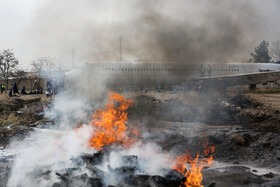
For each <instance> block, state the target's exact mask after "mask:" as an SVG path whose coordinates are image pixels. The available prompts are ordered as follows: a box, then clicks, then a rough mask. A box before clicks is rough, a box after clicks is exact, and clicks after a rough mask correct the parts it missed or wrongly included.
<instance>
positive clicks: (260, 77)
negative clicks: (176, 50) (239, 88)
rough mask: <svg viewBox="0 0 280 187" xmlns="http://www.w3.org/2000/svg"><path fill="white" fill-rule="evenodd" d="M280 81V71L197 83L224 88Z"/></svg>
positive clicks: (215, 78) (215, 77) (210, 78)
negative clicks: (218, 85)
mask: <svg viewBox="0 0 280 187" xmlns="http://www.w3.org/2000/svg"><path fill="white" fill-rule="evenodd" d="M278 80H280V71H268V72H258V73H246V74H237V75H224V76H210V77H201V78H198V79H196V81H199V82H201V83H202V84H203V85H204V86H205V85H206V86H208V85H211V86H212V85H217V84H220V85H221V86H224V87H228V86H236V85H250V84H265V83H269V82H276V81H278Z"/></svg>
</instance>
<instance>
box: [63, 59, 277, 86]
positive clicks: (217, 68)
mask: <svg viewBox="0 0 280 187" xmlns="http://www.w3.org/2000/svg"><path fill="white" fill-rule="evenodd" d="M79 73H82V75H83V77H86V78H87V79H90V80H96V81H102V82H103V83H104V84H106V86H107V87H108V88H112V89H115V90H124V89H126V90H142V91H143V90H145V89H151V88H152V89H153V88H154V89H156V90H164V89H166V88H168V89H170V90H172V89H174V88H175V87H176V86H182V87H184V88H186V89H191V88H198V89H200V90H209V89H215V90H225V89H226V88H227V87H230V86H236V85H249V88H250V89H255V88H256V85H257V84H264V85H265V84H267V83H271V82H273V83H276V84H278V83H277V81H278V80H280V64H277V63H228V64H226V63H225V64H178V63H173V64H171V63H168V64H164V63H142V62H137V63H136V62H133V63H125V62H109V63H105V62H104V63H94V64H90V63H86V64H83V65H82V66H80V68H78V69H75V70H72V71H70V72H68V73H66V74H65V80H66V82H67V81H68V82H69V81H70V80H71V79H74V78H75V77H76V76H75V75H78V74H79Z"/></svg>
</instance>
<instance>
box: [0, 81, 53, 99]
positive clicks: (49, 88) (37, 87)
mask: <svg viewBox="0 0 280 187" xmlns="http://www.w3.org/2000/svg"><path fill="white" fill-rule="evenodd" d="M46 88H47V90H46V96H47V97H51V96H52V95H54V94H55V92H56V86H55V80H52V79H48V80H47V83H46ZM0 89H1V94H3V92H5V93H7V91H6V89H7V88H6V85H5V84H4V83H1V84H0ZM8 94H9V96H10V97H12V96H16V95H17V94H19V95H32V94H43V88H42V87H40V84H39V82H38V81H37V80H35V81H34V83H33V85H32V90H31V91H30V92H29V93H27V91H26V89H25V86H22V89H21V90H20V91H19V89H18V85H17V83H16V82H14V83H12V87H11V88H10V89H9V92H8Z"/></svg>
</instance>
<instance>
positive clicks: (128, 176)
mask: <svg viewBox="0 0 280 187" xmlns="http://www.w3.org/2000/svg"><path fill="white" fill-rule="evenodd" d="M108 151H109V149H103V150H102V151H99V152H97V153H94V154H83V155H81V156H80V157H78V158H72V162H73V163H74V165H76V166H77V167H73V168H67V169H62V170H57V171H49V170H47V171H44V172H43V173H41V174H39V175H36V176H34V179H35V180H40V178H48V177H49V176H50V175H51V174H52V172H54V173H55V175H57V177H58V178H59V181H57V182H55V183H54V184H52V186H53V187H66V186H93V187H96V186H99V187H102V186H111V187H113V186H131V187H132V186H139V187H140V186H141V187H148V186H159V187H160V186H162V187H163V186H170V187H176V186H180V185H183V183H184V182H185V181H186V177H185V176H184V175H182V174H181V173H179V172H178V171H176V170H174V169H170V170H166V171H165V172H164V175H162V176H160V175H149V174H146V173H145V172H144V171H141V169H140V167H139V163H138V157H137V156H136V155H125V156H122V158H121V159H122V160H121V162H122V163H125V164H124V165H122V166H121V167H118V168H114V169H113V168H111V166H110V165H107V171H106V172H105V171H103V170H101V169H98V167H97V166H98V165H100V164H102V162H103V159H104V156H105V154H108ZM81 166H82V167H81ZM81 168H84V169H81ZM85 171H87V172H85Z"/></svg>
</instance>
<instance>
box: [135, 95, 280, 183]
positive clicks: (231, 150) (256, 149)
mask: <svg viewBox="0 0 280 187" xmlns="http://www.w3.org/2000/svg"><path fill="white" fill-rule="evenodd" d="M160 94H162V93H160ZM163 95H164V94H162V96H157V95H156V94H147V95H141V96H136V97H135V98H134V100H135V103H136V104H135V106H134V108H132V109H131V110H133V111H131V112H130V114H131V115H130V119H131V120H132V121H133V119H135V120H136V121H135V123H137V119H142V120H141V122H140V124H146V126H145V130H148V132H150V134H149V135H147V137H148V138H149V139H152V140H153V141H156V142H158V143H159V144H160V145H162V147H163V149H165V150H168V151H173V152H176V153H178V154H180V153H181V154H183V153H184V152H185V150H186V149H187V150H188V152H190V153H192V154H193V155H194V156H195V154H196V153H197V152H202V151H203V150H202V146H199V144H200V143H201V142H205V141H206V140H208V141H209V143H210V144H211V145H215V153H214V160H215V162H214V165H213V167H212V168H215V169H211V167H210V168H209V169H206V170H205V171H204V180H203V181H204V185H206V186H207V185H212V186H248V185H249V186H250V185H251V186H279V185H280V178H279V174H280V137H279V133H280V126H279V124H280V113H279V110H280V94H279V93H272V94H270V93H266V94H263V93H260V92H253V93H245V94H234V95H231V96H230V97H229V96H227V97H225V98H223V99H219V98H218V97H212V98H209V97H207V96H205V95H201V96H197V97H194V98H192V99H191V100H188V99H184V97H189V95H188V96H186V95H184V94H183V95H181V96H179V97H178V96H171V97H170V96H163ZM132 97H133V96H132ZM143 116H144V117H143Z"/></svg>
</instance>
